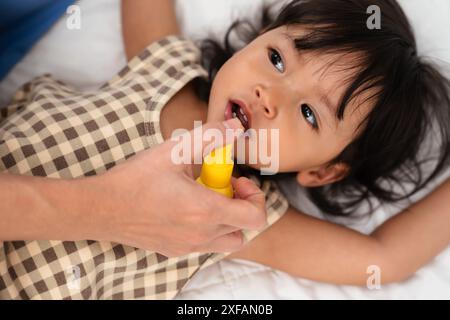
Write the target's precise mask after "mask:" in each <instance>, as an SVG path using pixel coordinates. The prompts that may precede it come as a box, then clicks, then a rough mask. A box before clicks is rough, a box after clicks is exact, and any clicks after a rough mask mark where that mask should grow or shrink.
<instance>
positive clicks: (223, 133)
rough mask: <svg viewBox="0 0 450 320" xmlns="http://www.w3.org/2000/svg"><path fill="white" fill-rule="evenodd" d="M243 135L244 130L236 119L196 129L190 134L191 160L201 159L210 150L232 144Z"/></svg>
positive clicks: (207, 124) (208, 124)
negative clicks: (191, 142)
mask: <svg viewBox="0 0 450 320" xmlns="http://www.w3.org/2000/svg"><path fill="white" fill-rule="evenodd" d="M243 133H244V128H243V126H242V124H241V122H240V121H239V120H238V119H236V118H233V119H229V120H227V121H223V122H210V123H206V124H205V125H202V126H200V127H197V128H195V129H194V130H192V131H191V132H190V134H191V139H192V140H191V141H193V142H194V143H193V144H192V147H193V149H192V153H191V155H192V158H193V159H194V160H196V159H197V160H198V159H202V158H203V156H205V155H207V154H209V153H210V152H211V151H212V150H214V149H217V148H219V147H222V146H224V145H227V144H230V143H234V142H235V141H236V139H237V138H238V137H239V136H240V135H241V134H243Z"/></svg>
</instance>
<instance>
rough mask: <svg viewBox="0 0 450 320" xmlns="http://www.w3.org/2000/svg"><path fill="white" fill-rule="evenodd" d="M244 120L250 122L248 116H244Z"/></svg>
mask: <svg viewBox="0 0 450 320" xmlns="http://www.w3.org/2000/svg"><path fill="white" fill-rule="evenodd" d="M244 120H245V121H246V122H248V119H247V116H246V115H245V114H244Z"/></svg>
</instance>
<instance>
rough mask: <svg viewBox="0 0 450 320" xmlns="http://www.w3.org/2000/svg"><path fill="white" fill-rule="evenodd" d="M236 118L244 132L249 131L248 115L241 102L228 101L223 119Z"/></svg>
mask: <svg viewBox="0 0 450 320" xmlns="http://www.w3.org/2000/svg"><path fill="white" fill-rule="evenodd" d="M231 118H238V119H239V121H241V123H242V126H243V127H244V130H245V131H247V130H248V129H250V115H249V113H248V112H247V110H246V107H245V105H244V103H243V102H241V101H237V100H230V101H229V102H228V105H227V107H226V109H225V119H226V120H228V119H231Z"/></svg>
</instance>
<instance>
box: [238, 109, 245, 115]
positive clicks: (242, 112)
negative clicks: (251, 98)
mask: <svg viewBox="0 0 450 320" xmlns="http://www.w3.org/2000/svg"><path fill="white" fill-rule="evenodd" d="M239 111H240V112H241V114H242V115H243V116H245V113H244V111H243V110H242V109H241V108H239Z"/></svg>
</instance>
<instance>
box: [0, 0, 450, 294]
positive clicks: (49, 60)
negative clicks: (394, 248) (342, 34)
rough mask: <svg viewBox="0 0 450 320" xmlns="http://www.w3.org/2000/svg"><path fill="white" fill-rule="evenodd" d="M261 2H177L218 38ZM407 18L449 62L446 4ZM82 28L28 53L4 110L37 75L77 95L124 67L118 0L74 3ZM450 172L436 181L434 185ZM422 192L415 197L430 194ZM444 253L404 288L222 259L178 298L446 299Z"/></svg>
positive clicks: (411, 0)
mask: <svg viewBox="0 0 450 320" xmlns="http://www.w3.org/2000/svg"><path fill="white" fill-rule="evenodd" d="M263 1H264V0H247V1H242V0H215V1H210V0H177V13H178V17H179V19H180V22H181V25H182V28H183V32H184V33H185V34H186V35H188V36H191V37H193V38H195V39H198V38H202V37H204V36H206V35H208V34H210V33H215V34H223V32H224V31H225V30H226V28H227V26H228V25H229V24H230V22H231V21H232V20H234V19H235V18H237V17H247V16H250V17H256V16H257V13H255V12H256V10H255V8H257V7H258V6H259V5H260V4H261V3H263ZM400 2H401V4H402V5H403V7H404V8H405V11H406V13H407V15H408V16H409V18H410V19H411V21H412V24H413V27H414V29H415V32H416V36H417V39H418V45H419V53H420V54H426V55H428V56H431V57H435V58H439V59H441V60H442V61H447V62H450V41H449V40H450V20H449V19H448V17H449V16H450V1H448V0H428V1H424V0H401V1H400ZM79 5H80V7H81V10H82V11H81V13H82V24H81V29H80V30H69V29H67V28H66V20H65V18H64V17H63V18H62V19H61V20H60V21H59V22H58V23H57V24H56V25H55V26H54V27H53V28H52V29H51V30H50V32H48V33H47V35H46V36H45V37H44V38H43V39H42V40H41V41H40V42H39V43H38V44H37V45H36V46H35V47H34V48H33V50H31V52H30V53H29V54H28V55H27V56H26V57H25V58H24V59H23V60H22V61H21V62H20V63H19V64H18V65H17V66H16V67H15V68H14V69H13V70H12V72H11V73H10V74H9V75H8V76H7V77H6V78H5V79H4V81H2V82H1V83H0V106H1V105H5V104H6V103H7V102H8V101H9V99H10V98H11V96H12V94H13V93H14V91H15V90H17V88H18V87H19V86H20V85H22V84H23V83H25V82H27V81H29V80H30V79H32V78H33V77H35V76H37V75H41V74H43V73H52V74H54V76H55V77H57V78H59V79H61V80H63V81H65V82H67V83H69V84H71V85H73V86H75V87H77V88H80V89H83V90H91V89H94V88H96V87H98V86H100V85H101V84H102V83H104V82H105V81H107V80H109V78H111V76H113V75H114V74H115V73H116V72H117V71H119V70H120V69H121V68H122V67H123V66H124V65H125V63H126V59H125V55H124V50H123V44H122V37H121V21H120V2H119V0H96V1H87V0H81V1H80V2H79ZM449 176H450V170H449V172H447V173H446V174H445V175H443V176H442V177H440V178H439V179H438V180H436V181H435V183H434V186H436V185H438V184H439V183H440V182H441V181H443V180H444V179H445V178H447V177H449ZM282 187H283V189H284V191H285V192H286V193H287V195H288V198H289V199H290V201H291V202H292V203H293V205H294V206H297V207H298V208H299V209H302V210H303V211H304V212H307V213H308V214H311V215H314V216H316V217H321V215H320V212H318V211H317V209H316V208H315V207H314V206H313V205H312V204H311V203H310V202H309V201H308V200H307V199H306V197H305V195H304V193H303V191H302V190H301V189H300V188H298V187H297V186H296V185H295V183H293V182H292V181H288V182H286V183H284V184H283V186H282ZM432 189H433V186H430V187H429V188H428V189H427V190H424V191H423V192H422V193H421V194H420V195H418V196H417V197H416V198H417V199H419V198H421V197H423V196H424V195H425V194H427V193H428V192H430V191H431V190H432ZM398 210H399V208H397V209H395V208H392V207H387V206H383V207H381V208H380V209H379V210H377V211H376V212H375V213H374V214H373V216H372V217H371V219H370V220H368V221H365V222H364V223H360V224H354V225H350V227H352V228H354V229H356V230H359V231H361V232H364V233H368V232H370V231H371V230H373V229H374V228H376V226H378V225H379V224H381V223H382V222H383V221H385V220H386V219H387V218H388V217H390V216H391V215H393V214H395V213H396V212H398ZM449 271H450V248H449V249H447V250H446V251H444V252H443V253H442V254H440V255H439V256H437V257H436V258H435V259H434V260H433V261H432V262H431V263H430V264H428V265H427V266H425V267H424V268H422V269H421V270H419V271H418V272H417V273H416V275H414V276H413V277H412V278H411V279H409V280H408V281H406V282H404V283H400V284H392V285H385V286H383V287H382V289H381V290H373V291H371V290H368V289H365V288H359V287H351V286H336V285H330V284H324V283H318V282H314V281H309V280H305V279H300V278H295V277H292V276H290V275H288V274H286V273H283V272H280V271H277V270H273V269H271V268H268V267H266V266H263V265H260V264H256V263H253V262H249V261H244V260H225V261H221V262H219V263H217V264H215V265H213V266H210V267H208V268H207V269H205V270H202V271H201V272H198V273H197V274H196V275H195V276H194V278H193V279H192V280H191V281H190V282H189V283H188V284H187V285H186V287H185V288H184V289H183V290H182V292H181V293H180V295H179V296H178V297H177V298H178V299H222V298H223V299H254V298H260V299H347V298H350V299H379V298H387V299H395V298H396V299H408V298H424V299H431V298H440V299H448V298H450V272H449Z"/></svg>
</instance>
